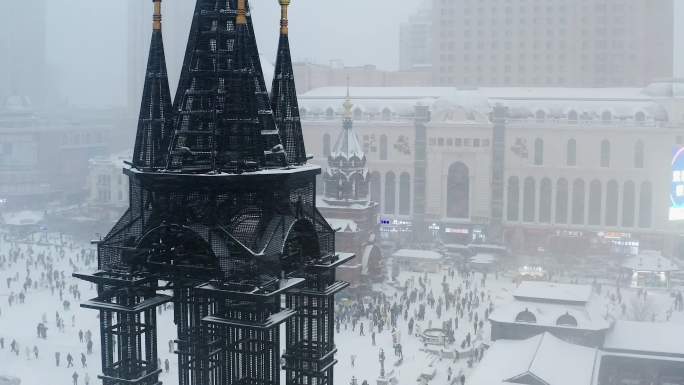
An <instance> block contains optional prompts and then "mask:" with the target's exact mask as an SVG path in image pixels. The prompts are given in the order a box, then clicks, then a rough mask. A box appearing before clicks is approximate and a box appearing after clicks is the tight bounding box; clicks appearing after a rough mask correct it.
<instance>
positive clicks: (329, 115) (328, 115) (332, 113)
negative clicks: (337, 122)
mask: <svg viewBox="0 0 684 385" xmlns="http://www.w3.org/2000/svg"><path fill="white" fill-rule="evenodd" d="M325 117H326V118H327V119H328V120H332V119H333V118H334V117H335V110H333V109H332V107H328V108H327V109H326V110H325Z"/></svg>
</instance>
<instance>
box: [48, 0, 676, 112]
mask: <svg viewBox="0 0 684 385" xmlns="http://www.w3.org/2000/svg"><path fill="white" fill-rule="evenodd" d="M139 1H144V2H146V3H151V2H150V1H149V0H139ZM179 1H191V2H194V0H164V4H165V7H171V6H173V2H179ZM654 1H657V0H654ZM47 3H48V7H49V8H48V47H49V48H48V61H49V64H50V65H51V66H52V69H53V70H54V72H55V73H56V74H57V75H58V84H57V86H58V87H59V88H60V89H61V90H62V92H63V93H64V94H65V96H66V97H67V98H68V100H69V102H70V103H72V104H75V105H89V106H105V105H123V104H124V103H125V100H126V26H127V21H126V20H127V19H126V18H127V9H126V1H124V0H115V1H114V0H113V1H104V0H99V1H90V0H60V1H48V2H47ZM420 3H421V1H420V0H344V1H329V0H293V1H292V6H291V12H290V20H291V21H290V24H291V27H290V31H291V32H290V34H291V44H292V51H293V58H294V59H295V60H304V59H306V60H311V61H314V62H318V63H328V62H329V60H331V59H343V60H344V62H345V64H348V65H361V64H375V65H377V66H378V67H380V68H386V69H396V68H397V66H398V43H399V42H398V40H399V33H398V31H399V24H400V23H401V22H402V21H404V20H407V19H408V17H409V16H410V15H411V13H412V12H413V11H414V10H415V9H416V8H417V7H418V6H419V4H420ZM675 3H676V6H677V11H676V15H677V16H678V17H676V18H675V20H684V4H682V3H684V2H682V1H676V2H675ZM251 4H252V8H253V14H254V23H255V27H256V34H257V39H258V42H259V49H260V53H261V54H262V55H264V56H266V57H270V56H274V55H275V49H276V44H277V34H278V18H279V7H278V3H277V0H253V1H252V2H251ZM150 8H151V4H150ZM190 17H191V15H188V18H190ZM675 36H676V39H677V41H676V43H675V45H676V47H677V49H676V51H675V52H676V53H675V56H676V61H675V67H676V74H677V75H679V76H682V75H684V71H683V70H682V69H684V68H683V67H684V47H683V46H684V44H682V43H684V41H682V40H684V39H681V38H677V37H679V36H684V22H679V23H676V28H675ZM167 44H168V42H167ZM167 59H168V60H182V59H181V58H179V57H170V58H167ZM170 76H177V74H170Z"/></svg>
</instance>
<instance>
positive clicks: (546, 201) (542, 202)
mask: <svg viewBox="0 0 684 385" xmlns="http://www.w3.org/2000/svg"><path fill="white" fill-rule="evenodd" d="M551 193H552V192H551V179H549V178H544V179H542V180H541V183H540V185H539V222H541V223H551Z"/></svg>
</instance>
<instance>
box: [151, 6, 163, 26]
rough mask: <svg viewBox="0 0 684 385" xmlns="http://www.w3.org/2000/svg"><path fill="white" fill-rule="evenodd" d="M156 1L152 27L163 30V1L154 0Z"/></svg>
mask: <svg viewBox="0 0 684 385" xmlns="http://www.w3.org/2000/svg"><path fill="white" fill-rule="evenodd" d="M152 2H153V3H154V15H153V16H152V29H154V30H155V31H161V21H162V16H161V2H162V0H152Z"/></svg>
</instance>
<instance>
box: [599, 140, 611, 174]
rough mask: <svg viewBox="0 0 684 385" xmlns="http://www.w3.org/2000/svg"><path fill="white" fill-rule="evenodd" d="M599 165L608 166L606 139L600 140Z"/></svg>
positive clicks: (608, 153)
mask: <svg viewBox="0 0 684 385" xmlns="http://www.w3.org/2000/svg"><path fill="white" fill-rule="evenodd" d="M601 167H610V142H609V141H608V139H603V140H602V141H601Z"/></svg>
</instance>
